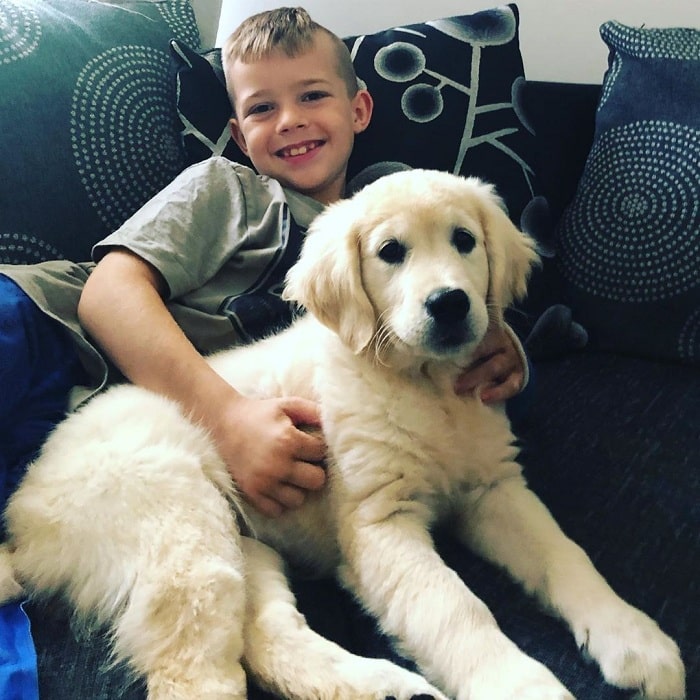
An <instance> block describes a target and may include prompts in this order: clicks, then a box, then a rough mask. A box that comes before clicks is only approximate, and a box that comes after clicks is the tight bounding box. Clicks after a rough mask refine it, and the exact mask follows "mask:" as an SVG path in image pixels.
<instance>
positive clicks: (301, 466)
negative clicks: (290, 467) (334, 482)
mask: <svg viewBox="0 0 700 700" xmlns="http://www.w3.org/2000/svg"><path fill="white" fill-rule="evenodd" d="M287 483H288V484H289V485H291V486H293V487H297V488H300V489H304V490H305V491H318V490H319V489H322V488H323V485H324V484H325V483H326V471H325V469H324V468H323V467H319V466H318V465H316V464H309V463H308V462H297V464H296V466H295V467H294V472H293V473H292V474H291V475H290V478H289V479H287Z"/></svg>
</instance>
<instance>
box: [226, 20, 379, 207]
mask: <svg viewBox="0 0 700 700" xmlns="http://www.w3.org/2000/svg"><path fill="white" fill-rule="evenodd" d="M336 65H337V59H336V56H335V53H334V50H333V47H332V44H331V40H330V38H329V37H327V36H325V35H324V34H322V33H317V35H316V38H315V40H314V45H313V47H312V48H311V49H310V50H309V51H307V52H306V53H304V54H301V55H299V56H296V57H294V58H290V57H289V56H287V55H286V54H284V53H283V52H281V51H279V52H274V53H272V54H271V55H270V56H268V57H267V58H264V59H262V60H259V61H254V62H252V63H242V62H241V61H235V62H234V63H233V64H232V65H231V66H230V67H229V69H228V76H227V79H228V81H229V84H230V85H232V86H233V91H234V94H235V109H236V118H235V119H232V120H231V133H232V134H233V138H234V139H235V140H236V143H237V144H238V145H239V146H240V147H241V149H242V150H243V152H244V153H245V154H246V155H247V156H248V157H249V158H250V159H251V160H252V161H253V165H254V166H255V168H256V169H257V171H258V172H259V173H260V174H262V175H268V176H269V177H272V178H275V179H276V180H278V181H279V182H280V183H281V184H282V185H284V186H285V187H289V188H291V189H293V190H296V191H298V192H301V193H303V194H306V195H308V196H310V197H313V198H314V199H316V200H318V201H320V202H323V203H324V204H329V203H330V202H334V201H336V200H338V199H340V197H341V196H342V195H343V190H344V188H345V173H346V169H347V163H348V158H349V157H350V152H351V151H352V146H353V143H354V138H355V134H358V133H360V132H361V131H363V130H364V129H365V128H366V127H367V124H368V123H369V119H370V116H371V114H372V99H371V97H370V95H369V93H368V92H367V91H366V90H360V91H358V93H357V94H356V95H355V96H354V97H349V96H348V90H347V87H346V85H345V83H344V82H343V80H342V79H341V77H340V76H339V75H338V70H337V68H336Z"/></svg>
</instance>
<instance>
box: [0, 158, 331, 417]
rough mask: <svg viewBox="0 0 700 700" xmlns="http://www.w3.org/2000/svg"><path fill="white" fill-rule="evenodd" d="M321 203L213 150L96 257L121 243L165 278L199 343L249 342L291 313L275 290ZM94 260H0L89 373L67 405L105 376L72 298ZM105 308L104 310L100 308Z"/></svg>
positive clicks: (173, 304)
mask: <svg viewBox="0 0 700 700" xmlns="http://www.w3.org/2000/svg"><path fill="white" fill-rule="evenodd" d="M322 209H323V205H322V204H321V203H319V202H317V201H315V200H313V199H311V198H309V197H306V196H304V195H300V194H298V193H297V192H293V191H291V190H287V189H284V188H282V186H281V185H280V184H279V183H278V182H277V181H276V180H272V179H270V178H267V177H261V176H259V175H257V174H256V173H255V172H253V171H252V170H250V169H249V168H246V167H244V166H242V165H238V164H236V163H232V162H231V161H229V160H227V159H225V158H219V157H213V158H209V159H207V160H205V161H202V162H201V163H197V164H196V165H193V166H191V167H189V168H187V169H186V170H185V171H183V172H182V173H181V174H180V175H179V176H178V177H177V178H176V179H175V180H173V182H172V183H171V184H170V185H168V186H167V187H166V188H165V189H163V190H162V191H161V192H160V193H158V194H157V195H156V196H155V197H153V199H151V200H150V201H149V202H148V203H146V204H145V205H144V206H143V207H142V208H141V209H139V210H138V211H137V212H136V213H135V214H134V215H133V216H132V217H131V218H130V219H128V220H127V221H126V222H125V223H124V224H123V225H122V226H121V227H120V228H119V229H118V230H117V231H115V232H114V233H113V234H111V235H110V236H108V237H107V238H106V239H104V240H103V241H101V242H100V243H98V244H97V245H96V246H95V248H94V249H93V258H94V260H95V261H99V260H100V258H101V257H103V256H104V255H105V254H106V253H107V252H108V251H109V250H110V249H111V248H114V247H120V248H126V249H128V250H130V251H132V252H133V253H135V254H136V255H138V256H139V257H141V258H142V259H144V260H146V261H147V262H149V263H150V264H151V265H153V267H155V268H156V269H157V270H158V271H159V272H160V273H161V274H162V276H163V279H164V280H165V281H166V283H167V285H168V290H169V294H168V297H167V304H168V308H169V309H170V311H171V313H172V314H173V317H174V318H175V320H176V321H177V323H178V324H179V325H180V327H181V328H182V329H183V331H184V332H185V334H186V335H187V337H188V338H189V339H190V340H191V342H192V343H193V344H194V346H195V347H196V348H197V349H198V350H200V352H203V353H208V352H213V351H216V350H220V349H222V348H224V347H227V346H230V345H233V344H239V343H244V342H249V341H251V340H254V339H255V338H257V337H260V336H261V335H262V334H265V333H269V332H270V331H271V330H274V329H276V328H278V327H280V326H282V325H284V324H285V323H286V322H288V321H289V320H290V318H291V316H290V310H289V307H288V306H287V304H286V303H285V302H283V301H282V300H281V298H280V294H281V291H282V286H283V282H284V276H285V274H286V272H287V270H288V269H289V268H290V267H291V265H292V264H294V262H295V261H296V259H297V257H298V254H299V250H300V247H301V243H302V240H303V235H304V232H305V231H306V229H307V227H308V226H309V224H310V223H311V221H313V219H314V218H315V217H316V216H317V215H318V214H319V213H320V211H321V210H322ZM93 267H94V263H72V262H67V261H52V262H47V263H40V264H38V265H3V266H0V273H2V274H5V275H7V276H8V277H10V278H11V279H13V280H14V281H15V282H17V283H18V284H19V285H20V287H22V289H23V290H24V291H25V292H26V293H27V294H28V295H29V296H30V297H31V298H32V299H33V300H34V302H35V303H36V304H37V305H38V306H39V308H41V309H42V310H43V311H44V312H45V313H46V314H48V315H49V316H51V317H52V318H54V319H56V320H57V321H59V322H60V323H61V324H62V325H64V326H65V327H66V328H67V330H68V332H69V333H70V334H71V336H72V337H73V338H74V340H75V343H76V346H77V348H78V352H79V354H80V357H81V360H82V362H83V365H84V366H85V368H86V370H87V372H88V374H89V377H90V386H89V387H76V390H75V392H74V395H73V397H72V401H71V403H72V405H76V404H77V403H80V402H81V401H83V400H85V399H86V398H87V397H88V396H90V395H91V394H93V393H94V392H95V391H97V390H99V389H100V388H102V387H103V386H104V385H105V384H106V383H107V382H108V381H109V379H110V368H109V366H108V363H107V362H106V360H105V358H104V357H103V355H102V354H101V353H100V352H99V351H98V350H97V348H96V347H95V346H94V345H93V344H92V343H91V342H90V339H89V338H87V337H86V335H85V333H84V331H83V329H82V328H81V326H80V323H79V322H78V316H77V307H78V300H79V299H80V294H81V292H82V289H83V285H84V284H85V281H86V280H87V278H88V275H89V274H90V271H91V270H92V269H93ZM104 313H105V314H109V313H110V310H109V309H105V310H104Z"/></svg>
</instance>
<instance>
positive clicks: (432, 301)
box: [425, 289, 469, 323]
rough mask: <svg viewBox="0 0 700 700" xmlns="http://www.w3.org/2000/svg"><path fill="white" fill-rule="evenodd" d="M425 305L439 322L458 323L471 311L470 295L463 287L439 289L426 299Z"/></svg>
mask: <svg viewBox="0 0 700 700" xmlns="http://www.w3.org/2000/svg"><path fill="white" fill-rule="evenodd" d="M425 307H426V308H427V309H428V313H429V314H430V315H431V316H432V317H433V318H434V319H435V320H436V321H437V322H438V323H457V322H458V321H464V319H465V318H466V317H467V313H469V297H468V296H467V294H466V292H464V291H463V290H461V289H438V290H437V291H435V292H433V293H432V294H431V295H430V296H429V297H428V298H427V299H426V300H425Z"/></svg>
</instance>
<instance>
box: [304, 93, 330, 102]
mask: <svg viewBox="0 0 700 700" xmlns="http://www.w3.org/2000/svg"><path fill="white" fill-rule="evenodd" d="M327 96H328V93H327V92H323V91H322V90H312V91H311V92H307V93H305V94H304V97H303V98H302V99H303V100H304V101H305V102H315V101H316V100H321V99H323V98H324V97H327Z"/></svg>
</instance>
